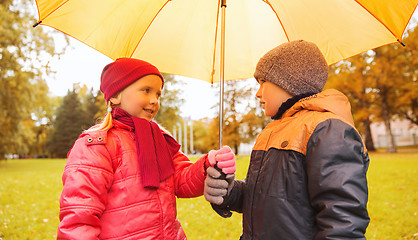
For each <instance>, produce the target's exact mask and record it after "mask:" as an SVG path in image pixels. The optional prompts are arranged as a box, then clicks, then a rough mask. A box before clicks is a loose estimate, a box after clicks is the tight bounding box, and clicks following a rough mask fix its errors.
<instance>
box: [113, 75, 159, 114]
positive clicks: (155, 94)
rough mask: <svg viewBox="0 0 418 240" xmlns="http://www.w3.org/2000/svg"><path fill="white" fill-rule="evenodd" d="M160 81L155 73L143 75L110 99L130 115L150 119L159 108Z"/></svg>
mask: <svg viewBox="0 0 418 240" xmlns="http://www.w3.org/2000/svg"><path fill="white" fill-rule="evenodd" d="M161 88H162V81H161V78H160V77H158V76H157V75H147V76H144V77H142V78H140V79H138V80H136V81H135V82H133V83H132V84H131V85H129V86H128V87H126V88H125V89H123V90H122V91H121V92H120V93H118V94H117V96H116V97H112V98H110V101H111V102H112V103H113V104H115V105H118V107H120V108H121V109H123V110H125V111H126V112H127V113H129V114H130V115H131V116H134V117H139V118H144V119H146V120H148V121H151V120H152V119H153V118H154V117H155V115H156V114H157V112H158V109H159V108H160V102H159V100H160V96H161Z"/></svg>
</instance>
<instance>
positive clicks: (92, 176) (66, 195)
mask: <svg viewBox="0 0 418 240" xmlns="http://www.w3.org/2000/svg"><path fill="white" fill-rule="evenodd" d="M90 141H91V138H90V136H89V135H85V137H80V138H79V139H78V140H77V141H76V142H75V144H74V146H73V148H72V150H71V152H70V153H69V155H68V160H67V164H66V166H65V169H64V173H63V176H62V181H63V190H62V194H61V198H60V212H59V218H60V224H59V226H58V233H57V239H89V240H90V239H98V236H99V235H100V229H101V224H100V217H101V215H102V213H103V211H104V209H105V206H106V202H107V192H108V190H109V188H110V186H111V184H112V181H113V168H112V162H111V157H110V155H109V153H108V151H107V149H106V148H105V145H101V144H98V145H94V144H91V145H88V144H86V142H90Z"/></svg>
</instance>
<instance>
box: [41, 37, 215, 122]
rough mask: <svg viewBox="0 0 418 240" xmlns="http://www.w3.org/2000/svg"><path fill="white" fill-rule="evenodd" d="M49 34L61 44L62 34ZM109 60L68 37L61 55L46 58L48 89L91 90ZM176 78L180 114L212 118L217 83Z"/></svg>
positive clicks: (62, 92) (58, 93) (57, 91)
mask: <svg viewBox="0 0 418 240" xmlns="http://www.w3.org/2000/svg"><path fill="white" fill-rule="evenodd" d="M53 35H54V39H55V43H56V45H57V47H62V46H63V44H64V40H63V37H62V36H61V35H60V34H58V33H57V34H53ZM110 62H112V60H111V59H110V58H109V57H107V56H105V55H103V54H102V53H99V52H98V51H96V50H94V49H93V48H91V47H89V46H87V45H85V44H84V43H81V42H79V41H78V40H75V39H72V38H71V39H70V47H68V49H67V50H66V52H65V54H63V55H62V56H61V58H60V59H58V58H57V57H55V58H53V59H51V61H50V65H51V67H52V69H53V70H54V71H55V72H56V73H55V74H54V76H53V77H51V78H48V79H47V84H48V87H49V90H50V92H51V94H52V95H54V96H65V95H66V94H67V92H68V90H72V89H73V84H76V83H79V84H80V85H81V86H82V85H86V86H87V87H88V88H93V89H94V90H95V91H96V90H99V87H100V74H101V72H102V70H103V67H104V66H106V64H108V63H110ZM176 77H177V78H180V79H181V80H182V81H183V82H184V83H185V84H184V86H183V87H182V88H183V89H182V90H183V95H182V98H183V99H185V103H184V104H183V106H182V108H180V110H181V114H180V115H181V116H183V117H190V118H191V119H193V120H198V119H201V118H204V117H211V118H213V117H215V116H216V115H217V114H218V111H219V109H218V108H214V109H211V107H212V106H214V105H215V104H217V103H218V102H219V97H218V96H217V95H216V93H217V92H218V91H219V88H218V87H217V85H214V86H212V85H211V84H210V83H208V82H205V81H202V80H199V79H192V78H186V77H181V76H176ZM162 97H164V96H162Z"/></svg>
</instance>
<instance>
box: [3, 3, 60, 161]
mask: <svg viewBox="0 0 418 240" xmlns="http://www.w3.org/2000/svg"><path fill="white" fill-rule="evenodd" d="M30 7H33V6H32V5H31V4H29V2H27V1H12V0H5V1H0V56H1V57H0V89H2V91H0V106H1V108H0V116H2V117H1V118H0V159H2V158H4V156H5V154H6V153H21V152H26V151H28V149H29V147H28V145H30V144H31V143H33V142H34V139H35V137H34V135H35V134H34V132H33V126H34V125H35V123H34V122H33V121H34V120H33V119H31V115H32V113H33V112H36V109H39V108H40V107H41V108H42V106H41V105H42V104H41V103H42V102H47V101H41V100H40V99H43V98H45V96H46V94H45V89H47V87H46V83H45V82H44V80H43V78H42V77H43V76H44V75H45V74H48V73H50V68H49V66H48V65H47V64H46V63H45V61H44V60H43V59H44V58H45V56H52V55H54V54H55V50H54V42H53V39H52V38H51V37H49V36H48V35H47V34H46V33H45V32H44V31H43V30H42V29H41V28H37V29H32V23H34V22H36V20H35V19H34V17H33V16H31V14H30ZM36 104H38V105H36ZM39 104H41V105H39Z"/></svg>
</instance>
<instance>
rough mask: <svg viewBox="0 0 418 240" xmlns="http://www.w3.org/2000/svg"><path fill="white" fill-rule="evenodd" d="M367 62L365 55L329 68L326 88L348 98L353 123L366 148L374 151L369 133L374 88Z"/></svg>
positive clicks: (366, 55) (368, 58) (367, 58)
mask: <svg viewBox="0 0 418 240" xmlns="http://www.w3.org/2000/svg"><path fill="white" fill-rule="evenodd" d="M369 60H370V57H369V56H368V54H367V53H365V54H361V55H357V56H354V57H351V58H350V59H348V60H347V61H344V62H341V63H339V64H335V65H333V66H331V68H330V74H329V78H328V82H327V84H326V88H335V89H338V90H340V91H342V92H344V94H345V95H346V96H347V97H348V99H349V101H350V103H351V110H352V113H353V118H354V123H355V125H356V126H357V129H358V130H359V131H360V132H361V133H363V134H362V135H363V136H364V140H365V144H366V148H367V149H368V150H369V151H375V150H376V149H375V147H374V144H373V139H372V134H371V131H370V124H371V122H372V112H371V108H372V106H373V97H372V94H373V93H372V92H371V89H372V88H373V87H374V82H373V81H372V78H371V77H370V76H369V72H368V70H369V69H370V67H369V63H368V61H369Z"/></svg>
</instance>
